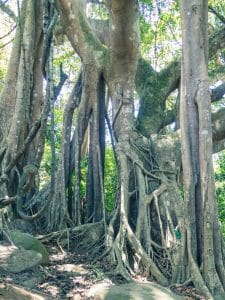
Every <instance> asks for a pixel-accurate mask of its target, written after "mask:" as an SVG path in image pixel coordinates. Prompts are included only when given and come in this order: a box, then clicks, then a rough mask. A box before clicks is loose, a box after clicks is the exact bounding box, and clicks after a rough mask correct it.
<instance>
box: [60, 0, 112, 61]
mask: <svg viewBox="0 0 225 300" xmlns="http://www.w3.org/2000/svg"><path fill="white" fill-rule="evenodd" d="M84 2H85V1H81V0H74V1H72V0H56V6H57V9H58V12H59V14H60V16H61V18H62V23H63V26H64V29H65V32H66V34H67V36H68V38H69V40H70V42H71V45H72V47H73V48H74V50H75V51H76V52H77V54H78V55H79V56H80V57H81V59H82V60H84V57H86V62H85V63H87V59H88V60H92V61H93V58H94V59H95V60H96V61H97V62H98V63H100V62H101V60H102V63H103V60H104V57H105V51H106V47H104V46H103V44H102V43H101V42H100V40H99V39H98V37H97V36H96V35H95V33H94V31H93V30H92V28H91V26H90V23H89V21H88V19H87V17H86V14H85V3H84ZM87 45H88V47H87Z"/></svg>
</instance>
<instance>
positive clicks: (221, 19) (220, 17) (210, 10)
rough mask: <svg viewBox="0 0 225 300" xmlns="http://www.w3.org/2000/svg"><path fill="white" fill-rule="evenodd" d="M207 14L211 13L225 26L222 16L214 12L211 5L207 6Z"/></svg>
mask: <svg viewBox="0 0 225 300" xmlns="http://www.w3.org/2000/svg"><path fill="white" fill-rule="evenodd" d="M209 12H211V13H213V14H214V15H215V16H217V18H218V19H220V21H221V22H222V23H223V24H225V18H224V16H223V15H221V14H220V13H218V11H216V10H215V9H214V8H213V7H212V6H211V5H209Z"/></svg>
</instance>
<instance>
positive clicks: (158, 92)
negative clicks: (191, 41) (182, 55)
mask: <svg viewBox="0 0 225 300" xmlns="http://www.w3.org/2000/svg"><path fill="white" fill-rule="evenodd" d="M224 47H225V26H222V27H221V28H220V29H219V30H216V31H215V32H214V33H212V34H211V35H210V37H209V57H212V56H213V55H215V53H216V52H217V51H218V49H223V48H224ZM180 66H181V65H180V60H177V59H175V60H174V61H173V62H172V63H171V64H169V66H168V67H166V68H165V69H164V70H162V71H161V72H159V73H158V72H156V71H155V70H154V69H153V68H152V67H151V65H150V64H149V63H148V62H147V61H145V60H144V59H139V64H138V70H137V74H136V89H137V92H138V94H139V96H140V110H139V114H138V129H139V130H140V131H141V132H142V133H143V134H144V135H146V136H148V135H149V134H151V133H154V132H158V130H159V129H160V128H162V126H163V124H165V123H167V121H165V119H166V113H165V103H166V99H167V97H168V95H169V94H170V93H171V92H173V91H174V90H175V89H176V88H178V87H179V82H180V73H181V69H180ZM221 88H222V87H221ZM217 91H218V90H214V91H213V97H214V95H215V93H217ZM217 98H218V97H217V96H216V99H215V100H213V101H216V100H218V99H217Z"/></svg>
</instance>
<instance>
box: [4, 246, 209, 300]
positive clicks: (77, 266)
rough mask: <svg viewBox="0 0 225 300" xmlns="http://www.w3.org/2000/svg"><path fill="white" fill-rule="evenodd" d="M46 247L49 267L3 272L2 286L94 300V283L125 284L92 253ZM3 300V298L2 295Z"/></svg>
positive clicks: (191, 295)
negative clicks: (11, 272) (18, 271)
mask: <svg viewBox="0 0 225 300" xmlns="http://www.w3.org/2000/svg"><path fill="white" fill-rule="evenodd" d="M45 245H46V246H47V249H48V251H49V253H50V264H49V265H47V266H39V267H36V268H35V269H34V270H30V271H27V272H22V273H18V274H3V273H2V274H1V273H0V284H1V283H8V284H13V285H14V284H15V285H17V286H23V287H25V288H28V289H29V290H30V291H38V292H41V293H44V295H46V299H51V298H53V299H60V300H63V299H72V300H80V299H82V300H84V299H91V298H90V297H89V298H88V296H87V294H88V291H89V289H90V288H91V287H92V286H93V285H94V284H97V283H108V284H117V285H120V284H123V283H125V281H124V280H123V278H121V277H119V276H114V275H113V266H112V265H110V263H109V262H107V261H106V260H103V261H101V262H95V263H93V261H94V258H93V256H92V255H91V253H76V252H75V251H74V252H71V250H70V251H65V250H63V249H62V248H61V247H59V246H58V245H56V244H54V243H48V244H45ZM134 280H135V281H137V282H139V283H140V282H147V281H146V280H145V279H144V278H142V277H138V276H137V277H136V278H134ZM171 290H172V291H173V292H175V293H177V294H179V295H182V296H184V299H190V300H191V299H201V300H204V299H205V298H204V297H202V296H200V295H198V294H197V293H196V291H195V289H194V288H193V287H185V288H184V287H182V286H176V287H171ZM0 299H4V297H3V298H1V295H0ZM12 299H13V298H12ZM18 299H21V300H22V299H23V298H18ZM24 299H25V298H24ZM44 299H45V298H44ZM92 299H93V298H92ZM6 300H7V299H6Z"/></svg>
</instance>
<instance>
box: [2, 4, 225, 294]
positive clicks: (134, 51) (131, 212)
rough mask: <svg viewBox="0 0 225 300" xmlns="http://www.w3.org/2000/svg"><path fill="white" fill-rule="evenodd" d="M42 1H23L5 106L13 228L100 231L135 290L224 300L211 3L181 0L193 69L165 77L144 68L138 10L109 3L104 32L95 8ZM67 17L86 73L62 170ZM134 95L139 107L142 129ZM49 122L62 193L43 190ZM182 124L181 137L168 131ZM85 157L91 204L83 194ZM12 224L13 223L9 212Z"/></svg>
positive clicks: (68, 121) (73, 105)
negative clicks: (155, 285) (190, 291)
mask: <svg viewBox="0 0 225 300" xmlns="http://www.w3.org/2000/svg"><path fill="white" fill-rule="evenodd" d="M36 2H37V1H34V0H23V2H22V7H21V9H20V13H19V15H18V25H17V33H16V36H15V40H14V45H13V49H12V56H11V59H10V62H9V66H8V73H7V77H6V80H5V86H4V89H3V91H2V94H1V98H0V121H1V124H3V126H1V128H0V137H1V141H0V147H1V148H0V163H1V164H0V171H1V173H0V175H1V176H0V197H1V198H0V208H4V207H7V208H8V207H9V206H8V205H9V204H12V210H11V209H8V218H9V219H10V218H15V217H20V218H23V219H25V220H28V221H31V220H35V219H37V218H39V219H38V220H40V222H39V221H37V225H39V227H40V230H42V231H45V232H52V231H55V230H64V229H65V228H67V227H75V226H77V228H79V232H80V230H81V228H84V232H86V231H85V230H86V229H85V228H86V227H85V226H87V224H86V223H92V224H93V230H96V226H97V227H98V228H100V230H97V232H98V233H99V237H98V239H99V241H101V242H102V243H103V246H104V251H103V252H102V256H101V257H103V256H107V257H108V258H109V259H110V260H111V261H112V262H113V264H114V265H115V272H116V273H118V274H120V275H122V276H123V277H124V278H126V279H127V280H130V279H131V277H132V276H133V275H134V274H135V273H140V274H142V275H143V274H145V276H146V277H147V278H153V279H154V280H157V281H158V282H159V283H160V284H162V285H172V284H184V285H185V284H190V283H193V284H194V285H195V287H196V288H197V289H198V290H199V291H200V292H202V293H204V294H205V295H206V296H207V297H208V298H212V297H214V298H215V299H224V297H225V266H224V261H225V248H224V241H223V238H222V236H221V233H220V228H219V223H218V216H217V207H216V199H215V187H214V179H213V166H212V152H213V151H216V150H213V146H214V149H217V150H218V149H220V148H221V145H222V147H224V142H223V141H224V138H225V132H224V128H225V126H223V125H224V121H223V118H224V114H225V111H224V109H223V108H221V109H220V110H219V111H218V112H216V113H214V114H213V115H212V117H211V102H213V101H217V100H218V99H220V98H221V96H222V95H223V89H222V87H223V85H222V86H220V87H219V88H217V89H214V90H212V92H211V95H210V93H209V81H208V75H207V64H208V55H209V56H210V57H212V56H213V55H214V54H215V53H216V52H217V51H218V49H221V48H223V47H224V45H225V34H224V32H225V30H224V25H223V26H222V28H221V29H220V30H218V31H216V32H214V33H213V34H212V35H211V36H210V38H209V45H208V33H207V30H208V29H207V13H208V7H207V5H206V1H203V0H196V1H192V2H193V3H186V2H187V1H182V0H181V1H180V11H181V20H182V22H181V23H182V40H183V53H182V60H178V59H177V60H175V61H174V62H172V63H171V64H169V65H168V66H167V67H166V68H165V69H163V70H162V71H160V72H157V71H155V70H154V69H153V68H152V67H151V65H150V64H149V63H148V62H147V61H145V60H144V59H142V58H140V49H139V47H140V32H139V17H140V10H139V3H138V1H137V0H129V1H128V0H112V1H103V3H102V4H100V5H103V6H104V9H105V10H106V11H107V14H108V20H107V22H105V21H103V22H102V23H101V22H99V24H100V25H98V26H97V22H96V20H95V21H94V20H89V19H88V17H87V14H86V1H81V0H73V1H72V0H57V1H56V8H55V7H54V6H53V4H52V3H51V1H47V0H46V1H39V3H38V4H37V3H36ZM56 9H57V12H58V14H59V16H60V22H61V23H62V25H63V31H64V32H65V33H66V34H67V37H68V39H69V41H70V43H71V45H72V47H73V48H74V50H75V52H76V53H77V54H78V55H79V57H80V59H81V62H82V67H81V70H80V74H79V76H78V79H77V82H76V84H75V86H74V88H73V90H72V93H71V95H70V97H69V98H68V101H67V103H66V105H65V108H64V116H63V129H62V145H61V152H60V158H59V162H58V165H57V168H56V166H55V163H56V161H55V159H54V156H55V149H54V148H55V147H54V102H55V100H56V98H57V95H58V93H59V92H60V89H61V87H62V85H63V83H64V82H65V80H66V75H65V74H64V73H63V71H62V69H61V76H60V77H61V78H60V79H61V81H60V83H59V85H58V86H57V87H54V83H53V66H52V47H53V44H52V37H53V34H54V26H55V24H56V22H58V21H57V17H58V14H57V12H56ZM103 25H104V28H103V27H102V26H103ZM208 49H209V50H208ZM208 53H209V54H208ZM44 78H45V80H46V89H45V93H44V92H43V81H44ZM175 89H178V90H179V93H178V97H177V103H176V105H175V108H174V109H173V110H167V109H166V100H167V97H168V96H169V95H170V94H171V93H172V92H173V91H174V90H175ZM135 90H136V91H137V93H138V95H139V98H140V107H139V112H138V116H137V118H136V119H135V117H134V91H135ZM109 107H110V109H111V110H112V117H111V118H109ZM49 115H50V117H51V139H52V164H51V168H52V173H51V182H47V183H46V185H45V186H44V187H43V188H42V189H40V188H39V186H38V184H37V177H38V175H37V174H38V169H39V167H40V162H41V159H42V154H43V149H44V132H45V127H46V123H47V118H48V116H49ZM172 123H175V128H176V131H172V130H171V131H168V130H166V126H168V125H171V124H172ZM105 124H107V126H108V129H109V132H110V136H111V142H112V144H113V148H114V150H115V156H116V161H117V171H118V192H117V196H116V199H115V208H114V210H113V212H112V215H111V217H110V218H106V216H105V206H104V203H105V200H104V172H105V136H106V133H105ZM212 141H213V143H214V145H213V144H212ZM85 152H87V153H88V168H87V178H86V199H85V200H84V199H81V197H80V185H81V161H82V158H83V157H84V153H85ZM31 211H34V214H31V213H30V212H31ZM10 214H11V215H10ZM2 215H4V219H5V212H3V210H2ZM82 225H83V226H84V227H82ZM91 228H92V227H91V226H90V227H89V225H88V231H91V230H92V229H91ZM79 234H80V233H79ZM83 238H84V239H85V235H84V234H83ZM85 241H86V242H87V238H86V240H85ZM95 243H96V240H95ZM91 245H93V243H92V244H91ZM212 295H213V296H212Z"/></svg>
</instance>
